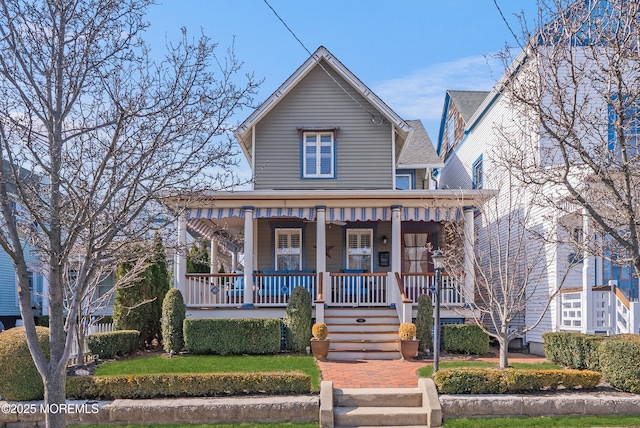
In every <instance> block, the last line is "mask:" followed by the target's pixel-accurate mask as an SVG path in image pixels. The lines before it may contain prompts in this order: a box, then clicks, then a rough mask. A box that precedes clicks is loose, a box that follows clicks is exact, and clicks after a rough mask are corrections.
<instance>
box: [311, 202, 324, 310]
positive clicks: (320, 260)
mask: <svg viewBox="0 0 640 428" xmlns="http://www.w3.org/2000/svg"><path fill="white" fill-rule="evenodd" d="M326 210H327V207H325V206H324V205H322V206H317V207H316V272H324V271H326V270H327V213H326ZM313 297H314V298H315V297H316V296H313Z"/></svg>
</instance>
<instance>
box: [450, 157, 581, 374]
mask: <svg viewBox="0 0 640 428" xmlns="http://www.w3.org/2000/svg"><path fill="white" fill-rule="evenodd" d="M494 168H495V169H494V171H495V172H496V173H497V175H499V176H500V177H501V178H500V180H492V179H491V176H490V175H487V176H485V179H486V180H487V181H488V182H490V183H492V184H493V185H495V186H496V188H501V189H503V190H504V191H502V192H500V193H499V194H498V195H497V196H496V197H495V198H493V199H490V200H488V201H487V202H485V203H484V204H483V205H482V207H480V208H479V213H478V215H477V216H476V228H477V234H476V236H467V235H466V234H465V226H464V224H463V223H451V224H449V225H447V227H446V233H447V239H446V242H447V245H446V247H445V249H444V251H443V253H444V255H445V267H446V270H447V271H449V275H450V276H453V277H459V278H460V279H462V277H463V273H464V259H463V257H462V256H461V255H462V254H464V242H465V240H469V239H470V240H474V241H475V245H474V246H475V251H474V256H473V265H474V271H475V275H476V280H475V288H474V294H475V300H474V301H475V308H473V309H474V316H472V317H471V318H472V320H473V321H474V322H475V324H477V325H478V326H480V328H482V329H483V330H484V331H485V332H486V333H487V334H488V335H489V336H490V337H493V338H494V339H496V341H497V342H498V344H499V347H500V358H499V361H500V368H501V369H504V368H507V367H508V366H509V361H508V347H509V342H511V341H512V340H513V339H515V338H518V337H522V336H524V335H525V334H526V333H527V332H529V331H531V330H533V329H535V328H537V327H538V325H540V323H541V322H542V321H543V319H544V317H545V316H547V315H548V314H547V311H548V309H549V306H550V305H551V303H552V302H553V300H554V298H555V296H556V295H557V294H558V292H559V291H560V289H561V288H562V286H563V284H564V282H565V280H566V278H567V276H568V274H569V272H570V271H571V268H572V264H571V263H569V264H568V265H566V266H565V270H564V271H563V272H562V273H559V272H558V274H559V280H558V281H557V282H553V283H550V281H549V277H550V275H552V274H553V273H556V269H558V266H556V264H555V260H554V259H553V257H549V253H550V252H551V253H553V250H552V249H551V248H552V246H553V245H556V244H557V243H558V240H559V239H560V236H559V233H558V230H557V229H556V228H552V227H549V225H548V224H545V221H544V219H543V218H542V217H540V216H539V211H538V210H537V209H536V208H535V205H534V204H532V203H531V202H532V201H533V200H535V199H536V198H537V195H536V194H535V193H534V192H531V191H530V190H529V189H525V188H523V187H521V186H520V187H519V186H518V185H517V184H516V183H515V182H514V178H513V177H512V176H510V175H509V174H508V173H507V172H505V171H504V170H501V169H499V166H498V165H495V166H494ZM501 171H502V172H501ZM560 234H561V233H560Z"/></svg>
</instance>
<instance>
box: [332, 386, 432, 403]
mask: <svg viewBox="0 0 640 428" xmlns="http://www.w3.org/2000/svg"><path fill="white" fill-rule="evenodd" d="M333 405H334V406H335V407H422V393H421V392H420V390H419V389H418V388H342V389H340V388H337V389H334V390H333Z"/></svg>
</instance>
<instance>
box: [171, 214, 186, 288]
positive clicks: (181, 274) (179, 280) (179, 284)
mask: <svg viewBox="0 0 640 428" xmlns="http://www.w3.org/2000/svg"><path fill="white" fill-rule="evenodd" d="M177 229H178V251H177V253H176V275H175V277H174V286H175V287H176V288H177V289H178V290H180V292H181V293H182V296H183V297H184V299H185V300H186V298H187V296H186V295H185V292H186V288H187V287H186V283H187V276H186V275H187V218H186V216H185V215H184V213H183V214H180V215H179V216H178V227H177Z"/></svg>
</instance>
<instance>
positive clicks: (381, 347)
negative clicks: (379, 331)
mask: <svg viewBox="0 0 640 428" xmlns="http://www.w3.org/2000/svg"><path fill="white" fill-rule="evenodd" d="M351 349H358V350H364V349H366V350H372V351H397V350H398V342H397V340H343V341H337V340H335V339H332V340H331V343H330V345H329V350H330V351H341V350H346V351H348V350H351Z"/></svg>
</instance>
